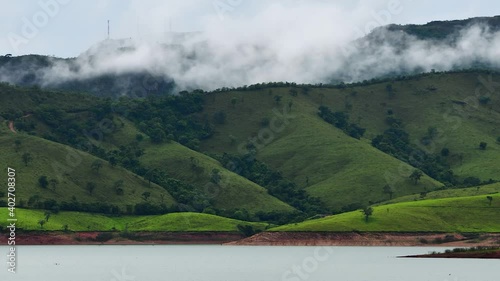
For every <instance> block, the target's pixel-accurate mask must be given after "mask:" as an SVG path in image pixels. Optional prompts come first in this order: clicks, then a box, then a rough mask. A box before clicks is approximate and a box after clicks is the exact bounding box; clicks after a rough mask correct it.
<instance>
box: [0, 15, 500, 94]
mask: <svg viewBox="0 0 500 281" xmlns="http://www.w3.org/2000/svg"><path fill="white" fill-rule="evenodd" d="M499 19H500V17H493V18H475V19H468V20H461V21H449V22H431V23H428V24H426V25H408V26H398V25H389V26H384V27H379V28H376V29H375V30H374V31H373V32H371V33H370V34H369V35H367V36H365V37H363V38H359V39H357V40H355V41H351V40H347V39H346V38H347V37H346V36H340V35H338V34H329V33H328V32H325V33H321V32H320V33H318V32H316V33H315V34H314V35H307V34H302V33H300V31H299V32H295V31H293V30H290V31H289V32H286V33H275V34H272V32H273V30H272V29H271V30H270V31H262V32H248V34H241V33H242V32H241V30H238V29H237V28H233V29H231V30H230V31H225V32H223V33H222V32H219V33H217V32H215V31H213V30H207V31H206V32H203V33H171V34H169V35H168V36H167V38H165V40H164V41H163V42H144V41H138V40H134V39H122V40H105V41H103V42H100V43H98V44H96V45H95V46H92V47H91V48H90V49H88V50H87V51H86V52H84V53H82V54H81V55H80V56H78V57H76V58H68V59H61V58H55V57H47V56H36V55H31V56H21V57H7V56H6V57H0V81H3V82H8V83H11V84H17V85H23V86H40V87H43V88H55V89H63V90H71V91H79V92H90V93H92V94H95V95H99V96H109V97H117V96H122V95H126V96H135V97H141V96H145V95H147V94H164V93H170V92H178V91H181V90H193V89H203V90H214V89H217V88H222V87H237V86H242V85H249V84H256V83H262V82H271V81H291V82H295V83H310V84H318V83H339V82H357V81H363V80H370V79H373V78H378V77H387V76H395V75H406V74H415V73H422V72H430V71H432V70H436V71H448V70H456V69H468V68H493V69H496V68H498V66H499V63H500V59H499V58H500V53H499V52H500V51H499V50H500V33H499V31H498V30H499V28H498V26H500V25H499V24H498V22H499ZM303 35H304V36H303Z"/></svg>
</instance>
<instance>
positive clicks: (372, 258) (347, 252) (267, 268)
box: [0, 246, 500, 281]
mask: <svg viewBox="0 0 500 281" xmlns="http://www.w3.org/2000/svg"><path fill="white" fill-rule="evenodd" d="M445 249H446V248H416V247H411V248H409V247H233V246H18V247H17V257H18V260H17V263H18V264H17V273H16V274H12V273H9V272H8V271H7V265H6V264H5V265H3V268H2V269H1V271H0V280H2V281H4V280H5V281H62V280H64V281H156V280H158V281H160V280H161V281H167V280H168V281H271V280H272V281H280V280H290V281H299V280H314V281H323V280H325V281H326V280H331V281H498V280H500V260H460V259H399V258H396V256H399V255H409V254H425V253H428V252H429V251H434V250H435V251H444V250H445ZM0 252H1V253H5V255H6V254H7V253H8V248H7V247H4V246H2V247H0ZM5 255H4V256H5Z"/></svg>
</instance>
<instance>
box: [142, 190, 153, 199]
mask: <svg viewBox="0 0 500 281" xmlns="http://www.w3.org/2000/svg"><path fill="white" fill-rule="evenodd" d="M149 197H151V192H149V191H146V192H143V193H142V198H143V199H144V200H146V201H148V199H149Z"/></svg>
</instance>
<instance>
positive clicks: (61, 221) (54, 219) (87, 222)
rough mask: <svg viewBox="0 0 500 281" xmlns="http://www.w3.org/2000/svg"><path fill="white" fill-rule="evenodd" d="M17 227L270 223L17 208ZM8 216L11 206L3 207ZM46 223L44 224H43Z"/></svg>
mask: <svg viewBox="0 0 500 281" xmlns="http://www.w3.org/2000/svg"><path fill="white" fill-rule="evenodd" d="M16 212H17V217H18V219H19V221H18V223H17V226H18V229H22V230H41V229H42V228H43V230H45V231H63V230H65V231H233V232H237V231H239V228H238V226H240V227H241V226H250V227H252V228H253V229H256V230H263V229H265V228H266V227H267V224H266V223H250V222H243V221H238V220H234V219H228V218H222V217H217V216H213V215H207V214H197V213H175V214H167V215H158V216H123V217H111V216H104V215H99V214H89V213H80V212H59V213H58V214H52V215H51V216H50V220H46V219H45V214H44V212H43V211H40V210H27V209H17V210H16ZM0 216H1V217H6V216H7V208H0ZM40 222H42V223H40Z"/></svg>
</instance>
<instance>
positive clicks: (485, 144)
mask: <svg viewBox="0 0 500 281" xmlns="http://www.w3.org/2000/svg"><path fill="white" fill-rule="evenodd" d="M486 147H488V143H486V142H484V141H483V142H481V143H480V144H479V149H481V150H486Z"/></svg>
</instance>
